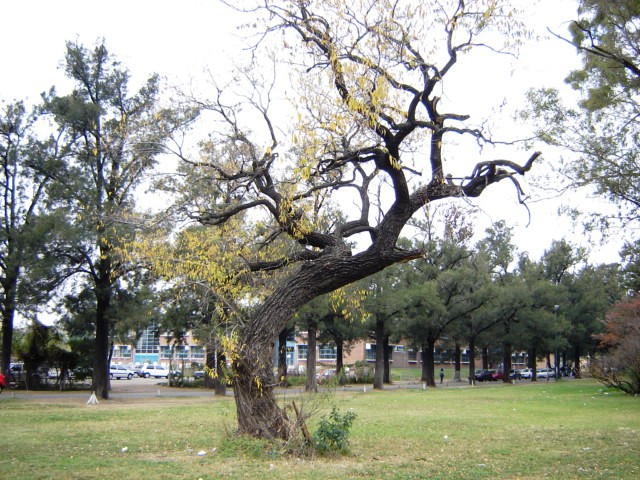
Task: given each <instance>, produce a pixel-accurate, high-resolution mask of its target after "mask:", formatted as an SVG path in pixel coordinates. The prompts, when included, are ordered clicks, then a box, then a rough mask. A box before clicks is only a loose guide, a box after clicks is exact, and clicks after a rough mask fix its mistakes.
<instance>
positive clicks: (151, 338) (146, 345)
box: [136, 322, 160, 353]
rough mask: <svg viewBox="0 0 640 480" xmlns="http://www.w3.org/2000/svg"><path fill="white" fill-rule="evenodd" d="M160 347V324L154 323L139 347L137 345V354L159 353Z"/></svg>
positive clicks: (143, 333) (149, 327)
mask: <svg viewBox="0 0 640 480" xmlns="http://www.w3.org/2000/svg"><path fill="white" fill-rule="evenodd" d="M159 347H160V333H159V329H158V323H157V322H152V323H151V325H149V326H148V327H147V328H146V329H145V330H144V332H142V336H141V337H140V340H138V345H136V352H137V353H158V351H159Z"/></svg>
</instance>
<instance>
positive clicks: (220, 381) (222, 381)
mask: <svg viewBox="0 0 640 480" xmlns="http://www.w3.org/2000/svg"><path fill="white" fill-rule="evenodd" d="M215 355H216V361H215V368H216V378H214V379H212V380H213V388H214V395H216V396H220V397H224V396H226V395H227V371H226V363H227V357H226V356H225V355H224V352H223V351H222V349H217V350H216V351H215Z"/></svg>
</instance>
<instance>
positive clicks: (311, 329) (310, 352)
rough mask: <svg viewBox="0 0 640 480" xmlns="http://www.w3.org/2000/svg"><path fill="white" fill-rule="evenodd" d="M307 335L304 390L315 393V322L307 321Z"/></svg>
mask: <svg viewBox="0 0 640 480" xmlns="http://www.w3.org/2000/svg"><path fill="white" fill-rule="evenodd" d="M307 333H308V334H309V339H308V340H307V381H306V383H305V385H304V390H305V391H306V392H317V391H318V379H317V377H316V371H317V368H316V350H317V336H318V323H317V322H316V321H315V320H309V324H308V326H307Z"/></svg>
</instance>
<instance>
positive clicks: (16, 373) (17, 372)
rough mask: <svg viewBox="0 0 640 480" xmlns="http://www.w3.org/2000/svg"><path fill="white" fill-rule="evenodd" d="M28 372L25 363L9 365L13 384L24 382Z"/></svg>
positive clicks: (10, 379) (10, 378)
mask: <svg viewBox="0 0 640 480" xmlns="http://www.w3.org/2000/svg"><path fill="white" fill-rule="evenodd" d="M25 375H26V370H25V368H24V363H12V364H11V365H9V379H8V380H9V381H10V382H13V383H18V382H24V380H25Z"/></svg>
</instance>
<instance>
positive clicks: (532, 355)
mask: <svg viewBox="0 0 640 480" xmlns="http://www.w3.org/2000/svg"><path fill="white" fill-rule="evenodd" d="M537 361H538V351H537V350H536V349H535V348H532V349H530V350H529V361H528V364H527V366H528V367H529V368H530V369H531V370H532V372H531V381H532V382H536V381H538V375H537V373H536V372H537V370H536V365H537Z"/></svg>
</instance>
